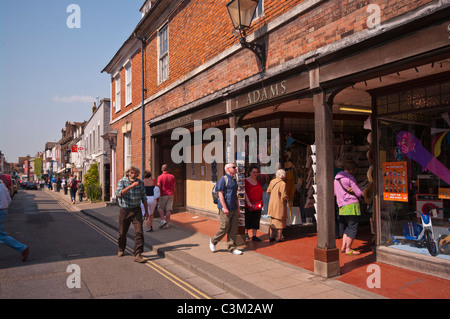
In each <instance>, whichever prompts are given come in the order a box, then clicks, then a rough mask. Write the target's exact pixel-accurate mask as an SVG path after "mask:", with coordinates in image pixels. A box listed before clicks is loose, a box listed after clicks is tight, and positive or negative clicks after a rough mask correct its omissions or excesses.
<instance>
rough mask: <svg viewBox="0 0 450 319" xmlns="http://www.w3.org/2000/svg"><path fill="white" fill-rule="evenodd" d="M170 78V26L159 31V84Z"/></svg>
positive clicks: (165, 25) (166, 25)
mask: <svg viewBox="0 0 450 319" xmlns="http://www.w3.org/2000/svg"><path fill="white" fill-rule="evenodd" d="M168 78H169V24H168V23H166V24H164V25H163V26H162V27H161V28H160V29H159V30H158V84H161V83H163V82H164V81H166V80H167V79H168Z"/></svg>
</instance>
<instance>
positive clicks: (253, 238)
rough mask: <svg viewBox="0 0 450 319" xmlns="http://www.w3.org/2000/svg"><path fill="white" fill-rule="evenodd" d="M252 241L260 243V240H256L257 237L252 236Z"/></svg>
mask: <svg viewBox="0 0 450 319" xmlns="http://www.w3.org/2000/svg"><path fill="white" fill-rule="evenodd" d="M252 241H261V239H260V238H258V237H256V236H253V237H252Z"/></svg>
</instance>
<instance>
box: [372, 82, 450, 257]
mask: <svg viewBox="0 0 450 319" xmlns="http://www.w3.org/2000/svg"><path fill="white" fill-rule="evenodd" d="M430 88H433V90H431V89H430ZM418 92H421V94H420V95H419V94H418ZM449 94H450V85H449V83H440V84H433V85H430V86H429V87H424V88H417V89H408V90H404V91H402V92H398V93H394V94H389V95H386V96H378V97H376V101H377V111H378V114H377V125H378V194H379V203H378V209H379V212H380V226H381V229H380V235H381V237H380V239H381V244H382V245H386V246H390V247H393V248H397V249H401V250H405V251H410V252H415V253H421V254H425V255H432V256H436V257H437V258H445V259H448V260H450V256H449V255H448V254H446V251H447V250H448V249H447V246H448V242H447V241H446V240H445V238H448V236H449V234H450V231H449V227H450V221H449V218H450V196H449V194H450V111H449V107H448V105H449V104H450V101H449V99H448V96H449ZM394 97H395V98H394ZM431 102H433V103H431ZM438 102H439V103H438ZM427 107H428V109H427ZM402 110H405V111H406V110H407V112H404V111H403V112H402ZM441 246H442V247H441ZM444 246H445V247H444Z"/></svg>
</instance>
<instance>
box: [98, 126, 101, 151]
mask: <svg viewBox="0 0 450 319" xmlns="http://www.w3.org/2000/svg"><path fill="white" fill-rule="evenodd" d="M100 137H101V134H100V122H98V124H97V149H98V151H100V142H101V139H100Z"/></svg>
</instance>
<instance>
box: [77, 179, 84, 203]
mask: <svg viewBox="0 0 450 319" xmlns="http://www.w3.org/2000/svg"><path fill="white" fill-rule="evenodd" d="M77 188H78V199H79V201H80V203H81V202H82V201H83V195H84V184H83V181H82V180H81V179H80V181H79V182H78V185H77Z"/></svg>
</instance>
